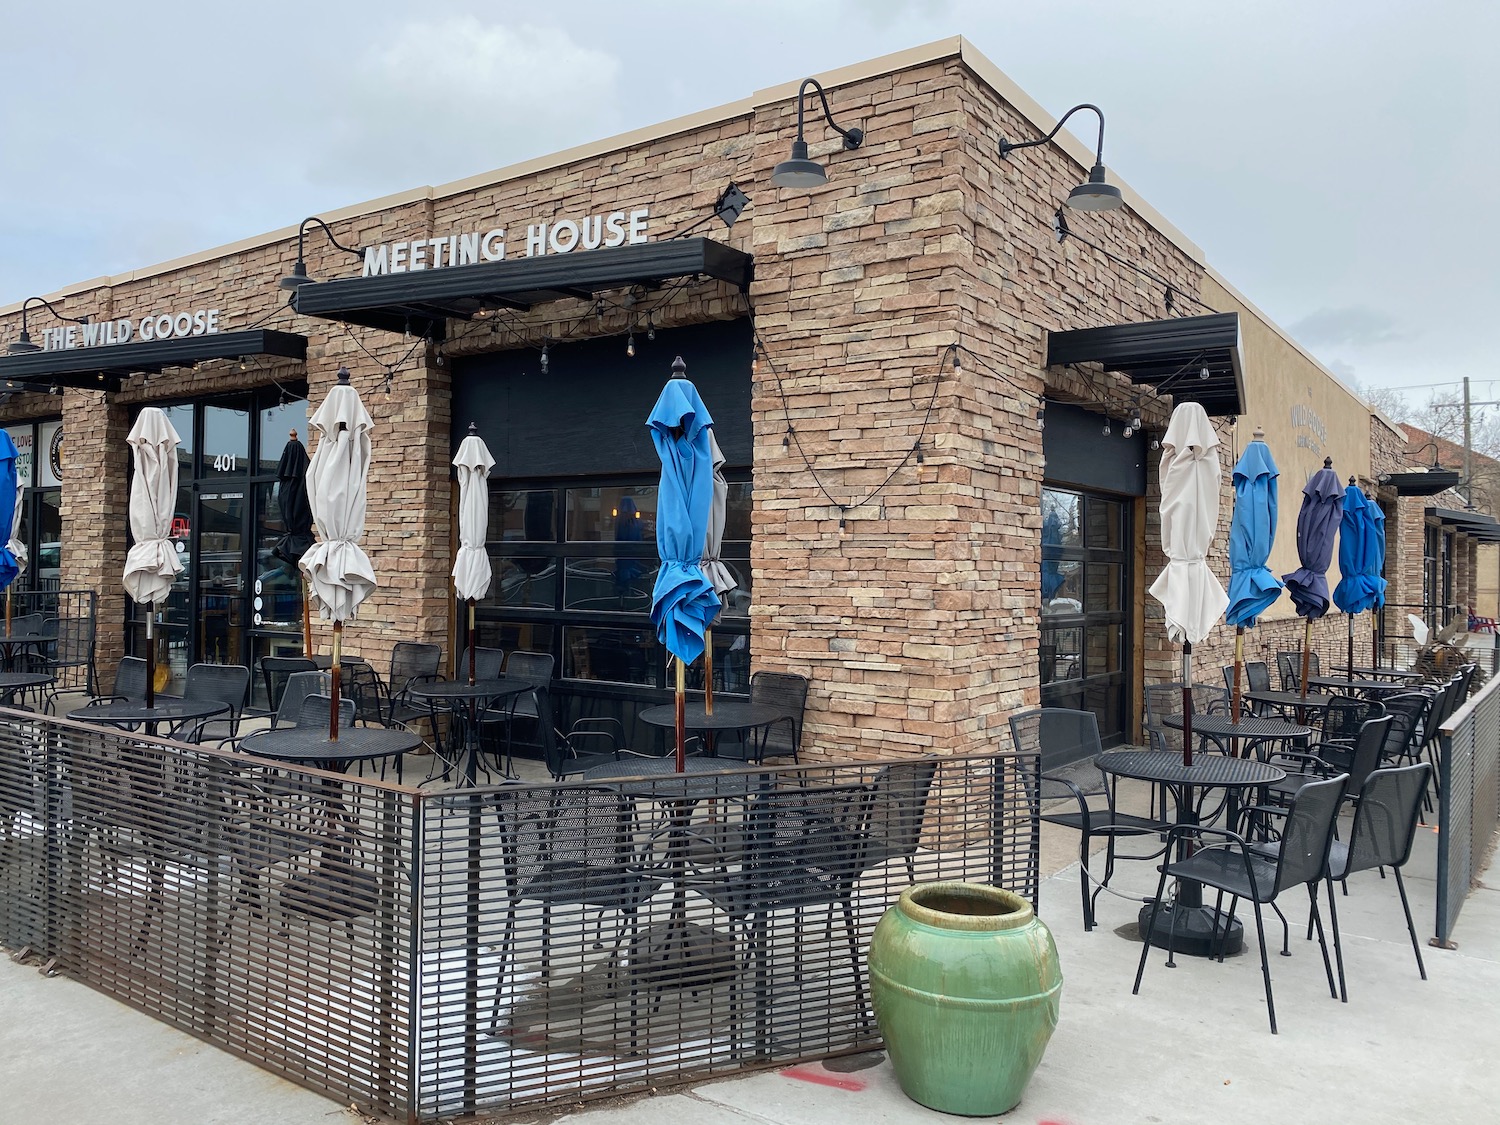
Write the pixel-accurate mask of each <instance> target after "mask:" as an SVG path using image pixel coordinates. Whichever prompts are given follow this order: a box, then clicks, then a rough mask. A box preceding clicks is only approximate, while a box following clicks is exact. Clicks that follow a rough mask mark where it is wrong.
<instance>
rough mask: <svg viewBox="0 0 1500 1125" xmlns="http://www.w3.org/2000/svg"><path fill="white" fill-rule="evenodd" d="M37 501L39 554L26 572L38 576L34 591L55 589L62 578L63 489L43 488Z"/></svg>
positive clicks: (37, 542)
mask: <svg viewBox="0 0 1500 1125" xmlns="http://www.w3.org/2000/svg"><path fill="white" fill-rule="evenodd" d="M36 500H37V503H36V512H37V528H36V555H35V558H34V559H33V561H32V565H31V566H28V567H27V568H26V569H27V570H28V571H29V572H31V573H32V574H33V575H34V576H35V582H34V583H33V586H32V588H33V589H37V590H55V589H57V588H58V584H59V582H60V581H61V579H62V489H60V488H43V489H39V490H38V491H37V494H36ZM25 541H26V542H30V540H25Z"/></svg>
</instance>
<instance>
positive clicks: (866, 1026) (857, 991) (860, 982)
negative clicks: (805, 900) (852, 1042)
mask: <svg viewBox="0 0 1500 1125" xmlns="http://www.w3.org/2000/svg"><path fill="white" fill-rule="evenodd" d="M840 905H841V906H843V908H844V933H845V934H847V935H848V938H849V967H850V969H851V970H852V971H853V973H854V1002H855V1003H856V1004H858V1005H859V1026H860V1027H861V1028H862V1029H863V1030H864V1031H865V1032H866V1033H868V1032H869V1030H870V1006H869V1005H868V1004H866V1003H865V984H864V978H863V977H862V976H861V975H860V971H859V939H858V938H857V937H855V935H854V906H853V902H852V900H851V899H847V898H846V899H844V900H843V901H842V902H841V903H840ZM797 957H798V959H799V960H800V959H801V950H798V951H797Z"/></svg>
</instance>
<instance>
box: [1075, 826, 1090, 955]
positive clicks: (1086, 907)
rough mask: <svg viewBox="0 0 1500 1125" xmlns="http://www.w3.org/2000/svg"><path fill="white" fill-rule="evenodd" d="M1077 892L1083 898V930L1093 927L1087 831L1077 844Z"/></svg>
mask: <svg viewBox="0 0 1500 1125" xmlns="http://www.w3.org/2000/svg"><path fill="white" fill-rule="evenodd" d="M1078 892H1079V894H1080V895H1081V896H1082V898H1083V932H1084V933H1089V932H1090V931H1091V930H1093V928H1094V912H1093V910H1091V909H1090V905H1091V904H1090V902H1089V833H1087V832H1085V833H1083V836H1082V839H1081V840H1080V841H1079V844H1078Z"/></svg>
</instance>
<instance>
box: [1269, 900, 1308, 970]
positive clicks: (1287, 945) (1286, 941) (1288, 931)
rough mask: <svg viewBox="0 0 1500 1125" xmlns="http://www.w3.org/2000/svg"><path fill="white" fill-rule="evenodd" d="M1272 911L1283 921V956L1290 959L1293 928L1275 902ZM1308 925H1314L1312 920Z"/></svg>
mask: <svg viewBox="0 0 1500 1125" xmlns="http://www.w3.org/2000/svg"><path fill="white" fill-rule="evenodd" d="M1271 909H1272V910H1274V911H1276V917H1278V918H1280V919H1281V955H1282V956H1283V957H1290V956H1291V955H1292V927H1291V926H1290V925H1289V924H1288V923H1287V920H1286V915H1285V914H1283V913H1282V912H1281V907H1279V906H1277V905H1276V903H1275V902H1272V903H1271ZM1307 924H1308V926H1309V927H1310V926H1311V925H1312V919H1311V918H1309V919H1308V920H1307Z"/></svg>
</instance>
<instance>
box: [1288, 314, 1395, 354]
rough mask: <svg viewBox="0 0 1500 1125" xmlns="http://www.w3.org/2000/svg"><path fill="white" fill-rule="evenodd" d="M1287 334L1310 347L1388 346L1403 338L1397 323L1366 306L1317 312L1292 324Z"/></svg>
mask: <svg viewBox="0 0 1500 1125" xmlns="http://www.w3.org/2000/svg"><path fill="white" fill-rule="evenodd" d="M1288 331H1290V332H1291V334H1292V335H1293V336H1294V337H1295V338H1296V339H1297V340H1298V341H1299V342H1301V343H1302V344H1303V345H1305V346H1306V347H1310V348H1316V347H1326V346H1330V345H1332V346H1337V347H1350V346H1353V347H1361V346H1369V345H1372V344H1389V343H1393V342H1395V341H1397V340H1400V339H1401V338H1402V336H1401V333H1400V332H1398V331H1397V330H1396V322H1395V321H1394V320H1393V319H1392V318H1391V317H1390V316H1388V315H1387V314H1386V313H1383V312H1381V311H1380V310H1379V309H1374V308H1371V307H1370V306H1369V305H1348V306H1346V307H1344V308H1339V309H1319V310H1318V311H1317V312H1315V313H1312V314H1311V315H1309V316H1305V317H1303V318H1302V319H1301V320H1299V321H1297V322H1296V323H1294V324H1293V325H1292V326H1291V327H1290V328H1289V329H1288Z"/></svg>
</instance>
